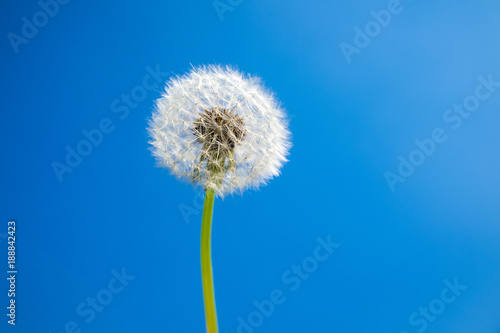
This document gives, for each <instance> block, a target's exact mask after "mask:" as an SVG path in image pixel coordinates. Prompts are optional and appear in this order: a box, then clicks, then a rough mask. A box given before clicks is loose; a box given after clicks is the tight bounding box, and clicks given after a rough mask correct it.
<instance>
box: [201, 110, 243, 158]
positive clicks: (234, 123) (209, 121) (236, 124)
mask: <svg viewBox="0 0 500 333" xmlns="http://www.w3.org/2000/svg"><path fill="white" fill-rule="evenodd" d="M193 132H194V135H195V136H196V141H198V142H199V143H202V144H203V153H204V154H206V155H209V156H210V157H212V158H213V157H215V156H214V155H216V156H217V157H218V158H225V157H227V156H228V154H229V153H230V152H232V151H233V150H234V147H235V146H236V144H237V143H238V142H240V141H241V140H242V139H243V137H244V136H245V129H244V124H243V120H242V119H241V116H239V115H237V114H235V112H234V110H228V109H222V108H218V107H214V108H212V109H210V110H204V111H203V112H201V113H200V117H199V118H198V119H197V120H196V121H195V122H194V128H193Z"/></svg>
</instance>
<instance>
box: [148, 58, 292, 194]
mask: <svg viewBox="0 0 500 333" xmlns="http://www.w3.org/2000/svg"><path fill="white" fill-rule="evenodd" d="M148 132H149V135H150V137H151V140H150V144H151V145H152V149H151V150H152V152H153V155H154V156H155V157H156V159H157V162H158V165H159V166H162V167H167V168H168V169H170V171H171V173H172V174H174V175H176V176H177V177H179V178H182V179H186V180H189V181H191V182H192V183H194V184H195V185H201V186H203V187H204V188H205V189H207V188H211V189H213V190H214V191H215V193H216V194H217V195H218V196H221V197H224V196H225V195H227V194H229V193H234V192H242V191H243V190H245V189H247V188H250V187H252V188H258V187H259V186H260V185H261V184H265V183H266V182H267V181H268V180H269V179H271V178H272V177H274V176H277V175H279V173H280V169H281V167H282V166H283V164H284V163H285V162H286V160H287V159H286V156H287V155H288V153H289V149H290V147H291V141H290V136H291V135H290V132H289V130H288V121H287V119H286V116H285V113H284V111H283V110H282V109H281V107H280V105H279V103H278V101H277V100H276V98H275V97H274V95H273V94H272V93H271V92H269V91H268V90H267V89H265V88H264V87H263V85H262V84H261V81H260V79H259V78H258V77H254V76H249V75H244V74H242V73H241V72H239V71H238V70H236V69H233V68H231V67H221V66H217V65H211V66H201V67H194V68H193V69H192V70H191V71H190V72H189V73H187V74H185V75H183V76H179V77H174V78H171V79H170V80H169V81H168V82H167V84H166V87H165V91H164V93H163V94H162V96H161V98H159V99H158V100H157V101H156V106H155V110H154V112H153V115H152V118H151V120H150V121H149V128H148Z"/></svg>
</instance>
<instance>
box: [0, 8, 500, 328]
mask: <svg viewBox="0 0 500 333" xmlns="http://www.w3.org/2000/svg"><path fill="white" fill-rule="evenodd" d="M65 1H66V2H64V1H62V0H61V1H60V2H59V3H58V5H57V6H54V5H53V4H54V2H51V1H50V0H49V1H46V2H43V0H42V2H41V3H37V2H35V1H32V2H28V1H20V2H6V1H4V2H3V3H2V4H3V10H2V11H0V17H1V20H0V30H1V32H2V35H3V37H2V43H1V44H0V45H1V46H0V47H1V52H0V54H1V55H2V59H3V61H2V64H3V66H2V80H1V82H0V84H1V90H2V96H3V98H2V100H1V108H2V112H1V113H0V142H1V144H0V153H1V156H2V157H3V160H2V163H1V164H0V168H1V173H0V175H1V176H0V179H1V189H2V191H1V192H0V208H1V209H0V221H1V223H0V226H2V225H3V227H0V228H1V229H0V242H1V243H0V248H1V251H2V252H3V253H5V254H4V255H5V257H3V258H4V259H3V260H4V261H3V262H4V263H6V261H7V258H6V257H7V246H6V245H7V240H6V238H5V235H6V233H7V222H8V221H9V220H15V221H16V247H17V251H16V254H17V258H16V259H17V266H18V275H17V281H16V282H17V290H16V304H17V307H16V311H17V312H16V314H17V318H16V319H17V320H16V326H17V327H16V328H13V327H11V325H8V324H7V318H6V316H5V313H2V314H1V317H2V318H3V319H2V322H1V323H0V326H1V327H2V332H3V331H6V332H10V331H14V330H16V329H17V331H18V332H52V333H56V332H57V333H60V332H75V333H76V332H80V331H79V330H81V332H149V331H153V332H155V331H162V332H203V331H204V314H203V299H202V290H201V276H200V265H199V232H200V219H201V211H200V203H201V201H200V197H199V193H197V192H196V191H194V190H193V189H192V188H191V187H190V186H188V185H186V184H184V183H182V182H179V181H177V180H176V179H175V178H174V177H172V176H170V175H169V173H168V171H167V170H162V169H159V168H156V167H155V161H154V159H153V157H152V156H151V154H150V152H149V150H148V143H147V141H148V137H147V132H146V126H147V120H148V117H149V116H150V115H151V111H152V107H153V104H154V101H155V99H156V98H158V97H159V95H160V92H161V90H162V85H163V83H164V82H165V81H166V80H167V79H168V78H169V77H170V76H172V75H176V74H183V73H184V72H186V71H187V70H189V68H190V67H191V65H195V66H196V65H200V64H212V63H217V64H229V65H232V66H236V67H237V68H239V69H240V70H241V71H244V72H247V73H251V74H254V75H258V76H260V77H262V78H263V80H264V82H265V84H266V86H267V87H269V88H271V89H272V90H273V91H274V92H275V93H276V95H277V97H278V98H279V99H280V100H281V101H282V103H283V106H284V108H285V109H286V110H287V113H288V116H289V118H290V120H291V121H290V129H291V132H292V134H293V148H292V150H291V154H290V157H289V159H290V161H289V162H288V163H287V164H286V165H285V167H284V168H283V170H282V175H281V176H280V177H278V178H276V179H274V180H272V181H271V182H270V183H269V184H268V185H267V186H265V187H263V188H262V189H261V190H259V191H248V192H246V193H245V194H244V195H242V196H234V197H228V198H225V199H224V200H220V199H219V200H217V201H216V202H215V212H214V224H213V247H212V253H213V265H214V281H215V291H216V299H217V310H218V316H219V328H220V331H221V333H224V332H227V333H230V332H239V333H252V332H255V333H261V332H262V333H265V332H318V333H323V332H325V333H326V332H380V333H387V332H394V333H402V332H407V333H413V332H420V333H421V332H429V333H432V332H456V333H470V332H481V333H483V332H484V333H499V332H500V314H499V312H498V309H499V308H500V284H499V283H498V281H499V279H500V257H499V255H498V253H500V242H498V239H499V237H500V221H499V216H500V204H499V201H498V198H499V195H500V173H499V172H498V170H499V166H500V150H499V149H498V144H499V143H500V131H499V130H498V129H499V127H500V68H499V65H498V59H500V48H499V47H498V45H500V44H499V43H500V23H499V21H498V13H499V11H500V4H499V3H498V2H496V1H491V0H488V1H486V0H480V1H475V2H472V1H470V2H465V3H457V2H454V1H448V0H440V1H434V2H432V3H431V2H424V1H418V0H413V1H410V0H401V1H400V2H396V1H394V0H391V1H386V0H383V1H356V2H354V3H353V2H352V1H351V2H350V1H335V2H331V1H314V2H303V1H286V2H284V1H283V2H278V1H261V0H258V1H247V0H243V1H237V0H233V1H229V0H221V1H220V2H218V3H217V5H218V6H219V7H217V8H219V9H218V10H219V12H218V10H217V9H216V8H215V6H214V3H213V2H212V1H148V2H140V1H126V2H124V1H104V2H103V1H87V2H85V3H84V2H79V1H76V0H72V1H67V0H65ZM47 3H48V4H52V6H50V5H46V4H47ZM221 3H222V4H221ZM43 8H45V12H50V14H51V15H48V14H46V15H44V14H43V13H44V12H43V11H44V9H43ZM221 8H223V9H221ZM40 13H41V14H40ZM389 17H390V18H389ZM377 18H378V21H377ZM27 22H28V23H27ZM34 22H35V23H37V24H38V27H37V26H36V25H33V27H34V30H33V27H32V30H31V31H30V27H29V26H28V25H30V24H34ZM25 25H26V27H25ZM359 31H361V32H359ZM346 45H349V46H346ZM346 47H348V49H349V50H351V51H352V50H354V48H355V49H356V51H353V52H350V53H349V52H347V53H346V52H345V50H346ZM96 131H98V132H99V133H101V135H99V134H96V133H97V132H96ZM436 131H437V132H436ZM92 133H94V136H92ZM436 133H437V134H436ZM87 136H90V137H92V138H93V140H94V143H91V144H90V145H89V144H86V143H85V142H90V141H89V139H88V137H87ZM430 140H432V141H430ZM79 149H80V151H83V152H84V154H83V155H85V156H80V158H78V157H75V156H73V157H71V156H70V157H68V154H69V155H71V154H72V153H70V152H71V151H73V150H74V151H78V150H79ZM68 161H69V162H68ZM54 165H58V166H59V168H60V167H61V165H64V166H65V167H66V168H63V169H58V170H59V173H58V172H56V171H55V170H54ZM61 170H63V171H61ZM58 174H59V176H58ZM388 179H389V180H388ZM328 240H329V241H328ZM328 242H330V243H333V244H335V246H332V245H331V244H330V246H327V245H324V246H323V245H321V244H324V243H328ZM329 251H331V253H330V252H329ZM318 258H321V260H319V259H318ZM323 259H324V260H323ZM2 267H4V268H3V269H4V271H5V272H4V274H5V276H6V275H7V273H6V271H7V268H6V265H2ZM294 267H295V268H294ZM450 286H451V287H450ZM8 287H9V286H8V284H7V281H6V280H5V279H3V282H2V283H0V288H1V289H2V291H0V295H2V296H1V297H0V303H1V304H3V305H2V308H3V309H4V310H2V311H5V312H6V309H5V307H6V306H7V304H8V302H9V299H8V297H7V296H6V291H7V290H8ZM95 300H96V301H95ZM269 300H274V301H275V302H276V303H273V304H274V305H273V309H272V311H271V310H270V308H269V307H267V310H266V304H267V305H269ZM93 302H97V303H93ZM278 303H279V304H278ZM92 304H94V305H92ZM256 304H257V305H256ZM259 304H260V305H259ZM262 306H263V307H264V308H263V309H262V308H260V310H259V307H262ZM259 311H260V312H259ZM266 311H267V312H266ZM271 312H272V313H271ZM266 314H267V315H266ZM240 318H241V319H240ZM242 322H244V323H243V324H242ZM252 323H253V324H254V325H253V326H252ZM244 326H246V328H244Z"/></svg>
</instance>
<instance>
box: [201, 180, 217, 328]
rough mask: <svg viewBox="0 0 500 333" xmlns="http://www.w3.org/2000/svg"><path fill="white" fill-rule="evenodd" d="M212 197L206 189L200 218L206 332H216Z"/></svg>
mask: <svg viewBox="0 0 500 333" xmlns="http://www.w3.org/2000/svg"><path fill="white" fill-rule="evenodd" d="M214 197H215V195H214V190H212V189H207V191H206V193H205V204H204V205H203V216H202V218H201V278H202V282H203V299H204V301H205V318H206V322H207V333H217V332H218V329H217V313H216V310H215V295H214V283H213V279H212V255H211V250H210V234H211V230H212V213H213V209H214Z"/></svg>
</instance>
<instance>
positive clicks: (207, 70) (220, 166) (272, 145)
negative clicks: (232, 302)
mask: <svg viewBox="0 0 500 333" xmlns="http://www.w3.org/2000/svg"><path fill="white" fill-rule="evenodd" d="M148 130H149V134H150V137H151V141H150V143H151V145H152V152H153V155H154V156H155V157H156V159H157V162H158V164H159V166H162V167H166V168H168V169H169V170H170V172H171V173H172V174H173V175H175V176H177V177H178V178H181V179H184V180H187V181H189V182H191V183H193V184H194V185H195V186H202V187H203V188H204V190H205V203H204V207H203V216H202V230H201V266H202V282H203V293H204V301H205V312H206V323H207V332H209V333H213V332H217V317H216V312H215V299H214V292H213V282H212V264H211V252H210V232H211V224H212V211H213V202H214V199H215V197H216V196H218V197H224V196H226V195H227V194H232V193H241V192H243V191H244V190H246V189H248V188H258V187H259V186H260V185H263V184H266V182H267V181H269V180H270V179H271V178H273V177H275V176H277V175H279V172H280V169H281V167H282V166H283V164H284V163H285V162H286V156H287V155H288V151H289V149H290V146H291V143H290V132H289V131H288V129H287V121H286V117H285V114H284V112H283V110H282V109H281V107H280V105H279V104H278V102H277V100H276V99H275V97H274V95H273V94H271V93H270V92H269V91H267V90H266V89H265V88H264V87H263V85H262V84H261V81H260V79H259V78H257V77H252V76H248V75H244V74H242V73H240V72H239V71H237V70H235V69H232V68H230V67H220V66H203V67H197V68H193V69H192V70H191V71H190V72H189V73H188V74H186V75H184V76H181V77H177V78H172V79H170V81H169V82H168V83H167V86H166V88H165V92H164V93H163V94H162V96H161V98H159V99H158V100H157V101H156V108H155V111H154V112H153V116H152V119H151V121H150V123H149V129H148Z"/></svg>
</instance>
